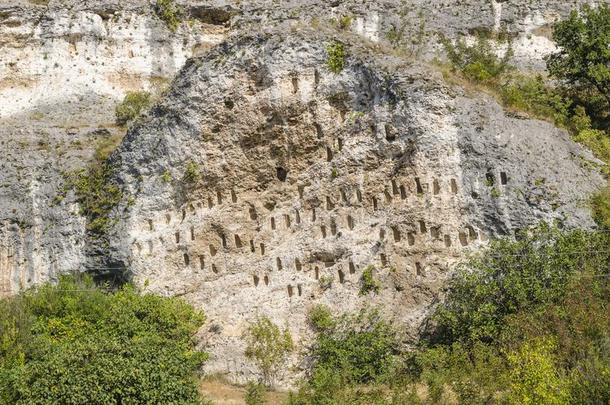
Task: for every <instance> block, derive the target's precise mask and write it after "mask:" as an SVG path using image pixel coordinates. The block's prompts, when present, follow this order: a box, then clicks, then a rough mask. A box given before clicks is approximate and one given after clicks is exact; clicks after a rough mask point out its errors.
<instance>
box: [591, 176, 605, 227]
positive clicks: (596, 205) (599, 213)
mask: <svg viewBox="0 0 610 405" xmlns="http://www.w3.org/2000/svg"><path fill="white" fill-rule="evenodd" d="M591 210H592V211H593V219H594V220H595V222H596V223H597V224H598V225H599V226H600V227H602V228H603V229H606V230H608V229H610V187H609V186H606V187H605V188H604V189H602V190H601V191H599V192H598V193H596V194H594V195H593V196H592V197H591Z"/></svg>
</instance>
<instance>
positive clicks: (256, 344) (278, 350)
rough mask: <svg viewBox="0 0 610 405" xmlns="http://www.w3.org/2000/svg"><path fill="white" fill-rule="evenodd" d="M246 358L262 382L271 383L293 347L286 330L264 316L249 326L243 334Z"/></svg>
mask: <svg viewBox="0 0 610 405" xmlns="http://www.w3.org/2000/svg"><path fill="white" fill-rule="evenodd" d="M244 338H245V340H246V344H247V346H246V353H245V354H246V357H247V358H248V359H250V360H252V361H253V362H254V363H255V364H256V366H257V367H258V368H259V369H260V371H261V374H262V377H263V382H264V383H265V384H267V385H270V384H272V383H273V381H274V379H275V377H276V376H277V373H278V371H279V370H280V367H282V365H284V363H285V362H286V357H287V356H288V354H289V353H290V352H292V350H293V348H294V346H293V343H292V337H291V336H290V332H289V331H288V330H287V329H284V330H283V331H282V330H280V328H279V327H278V326H277V325H276V324H274V323H273V322H271V320H270V319H269V318H267V317H266V316H264V317H261V318H259V319H257V320H256V322H254V323H252V324H250V326H249V327H248V330H247V331H246V334H245V337H244Z"/></svg>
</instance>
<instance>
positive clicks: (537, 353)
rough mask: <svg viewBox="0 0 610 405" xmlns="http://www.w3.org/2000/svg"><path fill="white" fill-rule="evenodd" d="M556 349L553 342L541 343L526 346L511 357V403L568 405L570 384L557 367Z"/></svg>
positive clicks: (544, 340) (531, 343)
mask: <svg viewBox="0 0 610 405" xmlns="http://www.w3.org/2000/svg"><path fill="white" fill-rule="evenodd" d="M555 349H556V347H555V344H554V342H553V341H552V340H551V339H539V340H533V341H532V342H525V343H523V345H522V346H521V347H520V348H519V349H518V350H517V351H515V352H513V353H510V354H509V355H508V361H509V364H510V372H509V376H510V377H509V378H510V392H509V394H508V402H509V403H512V404H549V405H561V404H565V403H567V402H568V396H569V391H568V388H567V382H566V380H565V378H564V377H563V376H561V375H559V372H558V368H557V367H556V365H555V357H554V355H553V351H554V350H555Z"/></svg>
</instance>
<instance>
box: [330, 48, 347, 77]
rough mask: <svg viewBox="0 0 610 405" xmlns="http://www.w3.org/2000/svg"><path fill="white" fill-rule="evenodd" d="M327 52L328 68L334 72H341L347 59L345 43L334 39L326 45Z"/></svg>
mask: <svg viewBox="0 0 610 405" xmlns="http://www.w3.org/2000/svg"><path fill="white" fill-rule="evenodd" d="M326 53H327V54H328V59H327V61H326V64H327V66H328V69H329V70H330V71H331V72H333V73H341V71H342V70H343V69H344V68H345V64H346V60H347V52H346V50H345V45H343V44H342V43H341V42H338V41H334V42H333V43H331V44H329V45H328V46H327V47H326Z"/></svg>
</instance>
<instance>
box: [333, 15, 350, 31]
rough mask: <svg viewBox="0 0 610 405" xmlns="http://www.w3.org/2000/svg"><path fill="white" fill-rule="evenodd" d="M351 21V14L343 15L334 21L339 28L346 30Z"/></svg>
mask: <svg viewBox="0 0 610 405" xmlns="http://www.w3.org/2000/svg"><path fill="white" fill-rule="evenodd" d="M352 21H353V18H352V16H349V15H344V16H342V17H339V18H338V19H337V21H336V23H337V27H339V29H342V30H347V29H349V27H351V26H352Z"/></svg>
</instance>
